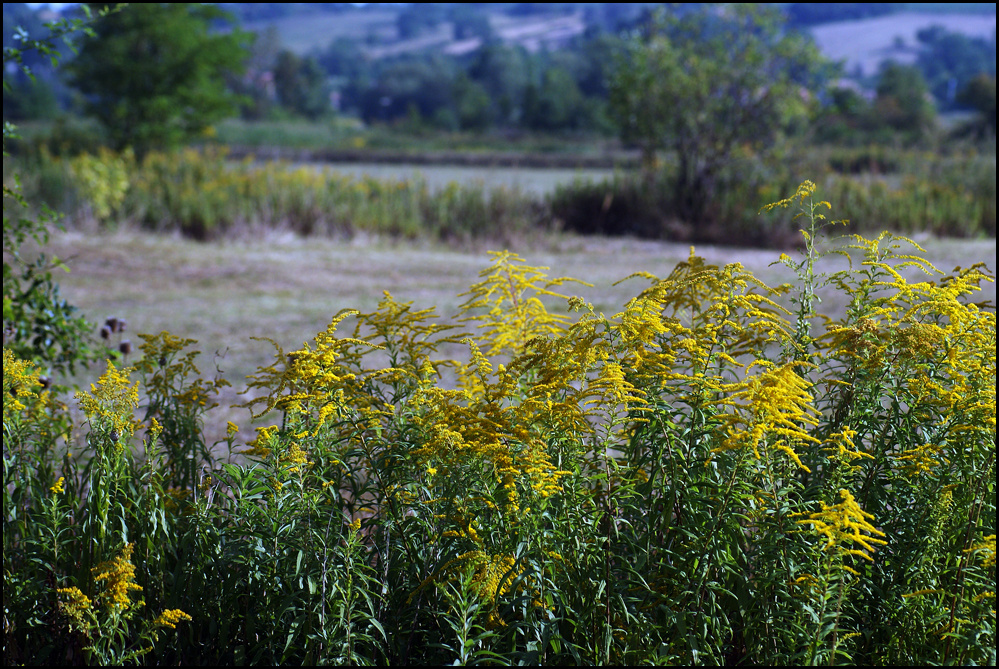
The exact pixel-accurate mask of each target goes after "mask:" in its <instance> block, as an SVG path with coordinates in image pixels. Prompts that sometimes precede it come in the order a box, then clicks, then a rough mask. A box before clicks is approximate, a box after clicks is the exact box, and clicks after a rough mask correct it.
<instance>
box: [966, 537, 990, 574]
mask: <svg viewBox="0 0 999 669" xmlns="http://www.w3.org/2000/svg"><path fill="white" fill-rule="evenodd" d="M972 551H981V552H980V553H979V557H980V558H982V567H984V568H985V569H988V568H989V567H994V566H995V563H996V535H994V534H990V535H989V536H987V537H985V538H984V539H982V540H981V541H979V542H978V543H977V544H974V545H973V546H972V547H971V548H969V549H968V550H966V551H965V553H970V552H972Z"/></svg>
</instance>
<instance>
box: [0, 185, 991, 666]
mask: <svg viewBox="0 0 999 669" xmlns="http://www.w3.org/2000/svg"><path fill="white" fill-rule="evenodd" d="M813 191H814V186H812V184H810V183H808V182H806V183H805V184H802V186H801V187H800V188H799V189H798V190H797V192H796V193H795V195H794V196H793V197H792V198H789V199H786V200H782V201H780V202H778V203H775V205H773V207H772V208H773V209H775V210H777V211H784V210H786V209H790V210H792V211H797V213H799V214H802V217H800V218H799V219H798V220H800V221H803V222H804V231H805V233H806V240H807V243H806V246H805V250H804V252H803V253H802V254H801V255H800V256H799V257H798V258H792V257H790V256H787V255H782V256H781V257H780V258H779V259H778V261H779V262H782V263H785V264H787V265H788V266H789V267H791V268H792V269H794V270H795V271H796V272H797V274H798V285H797V286H796V287H795V288H793V289H792V288H790V287H788V286H782V287H776V288H771V287H768V286H766V285H763V284H762V283H761V282H760V281H758V280H757V279H756V278H755V277H753V276H752V275H751V274H750V273H749V272H747V271H746V270H745V269H744V268H743V267H742V266H741V265H738V264H733V265H727V266H725V267H717V266H711V265H708V264H707V263H706V262H705V261H704V260H703V259H701V258H699V257H697V256H696V255H693V254H691V256H690V258H689V259H688V260H687V261H685V262H682V263H680V264H679V265H677V267H676V268H675V269H674V270H673V271H672V272H671V273H670V275H669V276H667V277H662V278H661V277H656V276H652V275H649V274H642V273H640V274H638V275H635V276H634V277H631V278H632V279H633V280H637V281H639V282H640V283H641V284H642V285H641V286H640V287H639V288H636V293H637V294H636V296H635V297H634V298H633V299H631V300H630V301H628V302H627V304H625V305H624V306H623V308H622V310H621V311H620V312H619V313H617V314H615V315H613V316H611V317H607V316H604V315H603V314H598V313H595V312H594V311H593V310H592V309H591V308H590V307H589V306H588V305H587V304H585V303H584V302H583V301H582V300H581V299H579V298H575V297H572V296H571V294H570V293H569V292H568V291H569V290H571V286H572V285H573V284H572V282H571V281H570V280H567V279H552V278H549V277H547V276H546V274H545V273H544V269H545V268H537V267H529V266H526V265H525V264H524V263H523V261H521V259H520V258H518V257H517V256H515V255H513V254H511V253H507V252H504V253H497V254H494V255H493V257H492V262H491V264H490V265H489V266H488V267H486V268H485V269H484V270H483V271H482V273H481V280H480V281H479V282H478V283H476V284H475V285H473V286H472V287H471V288H470V289H469V291H468V292H467V293H465V294H464V297H465V298H466V301H465V302H464V303H463V304H462V306H461V307H460V308H459V311H458V313H457V314H455V315H454V316H455V317H454V318H448V319H444V318H441V317H440V316H439V315H438V314H436V313H435V310H434V309H433V308H428V309H418V308H416V307H415V306H414V305H412V304H411V303H407V302H399V301H397V300H395V299H394V298H392V296H390V295H388V294H386V296H385V298H384V299H383V301H382V302H381V303H380V304H379V306H378V308H377V309H376V310H375V311H374V312H371V313H364V314H360V313H357V312H353V311H345V312H341V313H339V314H337V315H336V316H334V318H333V319H332V321H331V323H330V325H329V327H328V328H327V329H326V330H325V331H324V332H320V333H319V334H317V336H316V338H315V341H314V342H313V343H312V344H310V345H308V346H305V347H304V348H302V349H300V350H297V351H291V352H286V351H283V350H281V349H280V347H277V346H276V345H275V347H276V350H275V358H274V363H273V365H271V366H268V367H265V368H262V369H260V370H259V371H258V372H257V373H256V374H255V375H254V376H252V377H251V379H250V383H249V385H250V387H251V388H252V389H253V390H254V391H255V395H254V396H255V397H256V399H255V400H253V401H252V402H250V404H249V405H248V408H250V409H251V410H253V411H254V412H255V414H256V415H258V416H259V417H261V418H262V419H263V423H262V425H261V427H259V428H257V431H256V434H255V435H254V437H253V439H252V440H249V442H248V444H247V445H246V446H245V447H237V446H235V445H236V444H237V442H238V439H239V435H238V432H237V429H236V426H235V425H231V426H230V428H229V430H228V432H227V438H226V439H225V440H224V443H223V444H220V445H222V446H226V445H227V446H228V447H229V448H230V449H232V450H235V451H236V452H237V454H238V455H237V456H236V457H235V460H234V461H226V462H222V461H217V460H213V459H212V452H213V451H212V450H211V449H206V448H205V445H204V443H203V441H202V440H201V439H200V437H199V434H200V432H201V425H200V420H201V418H200V416H201V415H202V412H203V411H204V409H205V407H206V406H207V405H209V404H210V403H211V398H212V395H213V389H214V388H215V387H217V385H218V383H219V381H218V380H216V381H206V380H202V379H201V377H200V375H199V374H198V372H197V369H196V368H195V367H194V358H193V354H192V353H191V351H190V346H191V344H192V342H190V341H186V340H180V339H176V338H173V337H171V336H170V335H168V334H166V333H163V334H161V335H157V336H146V337H144V344H143V346H142V353H143V357H142V358H141V360H140V362H138V363H137V364H136V366H135V368H134V369H124V370H120V369H117V368H116V367H114V366H113V365H111V364H109V365H108V368H107V371H106V373H105V374H104V375H103V376H102V377H101V379H100V380H99V381H98V382H97V383H95V384H94V385H93V386H92V387H91V389H90V390H89V391H87V392H82V393H80V394H79V395H78V401H79V403H80V405H81V409H82V411H83V413H84V414H85V416H86V423H85V424H84V425H73V424H72V421H71V420H70V417H69V414H68V413H67V411H66V409H65V407H61V406H59V405H58V404H57V403H56V402H55V401H54V399H53V398H52V397H51V395H49V394H47V393H46V392H43V391H42V390H41V388H40V387H39V385H38V381H37V375H38V372H37V370H35V369H33V368H32V366H31V365H29V364H26V363H22V362H19V361H17V360H16V359H14V358H13V356H11V355H10V354H9V353H8V352H6V351H5V353H4V387H3V391H4V414H3V422H4V483H5V486H4V533H3V542H4V573H5V588H4V604H5V610H6V611H7V623H6V626H5V660H6V661H7V662H10V663H14V662H31V663H35V662H37V663H43V662H45V663H50V662H101V663H113V662H130V661H135V660H138V659H140V658H141V660H142V661H145V662H157V663H160V662H162V663H178V662H180V663H211V662H218V663H244V662H255V663H278V662H282V663H310V664H311V663H320V662H324V663H325V662H330V663H333V662H336V663H404V662H414V663H428V664H445V663H451V662H457V663H462V664H466V663H469V664H470V663H479V662H482V663H485V662H489V663H542V662H543V663H552V664H554V663H594V664H603V663H618V664H623V663H629V664H639V663H676V664H720V663H723V662H724V663H728V662H749V663H760V664H820V663H821V664H826V663H842V664H848V663H861V664H877V663H913V664H917V663H918V664H924V663H926V664H928V663H936V662H954V663H970V662H975V663H989V662H991V663H994V662H995V518H996V513H995V430H996V427H995V381H996V379H995V311H994V305H985V306H982V305H978V304H976V303H975V302H974V301H973V300H974V293H975V291H976V290H977V287H978V284H979V283H980V282H982V281H989V280H992V279H991V277H990V276H986V275H985V274H984V273H983V271H982V270H981V269H980V268H969V269H964V270H959V271H957V272H956V273H955V274H953V275H950V276H944V275H942V274H941V273H939V272H938V271H937V270H936V269H935V268H933V267H932V266H930V265H929V264H928V263H926V262H925V261H924V260H922V259H921V258H920V256H919V249H918V247H916V246H915V245H914V244H912V243H911V242H908V241H906V240H903V239H899V238H894V237H892V236H891V235H888V234H883V235H880V236H878V237H877V238H875V239H864V238H860V237H858V238H856V239H855V240H854V241H855V244H854V246H855V250H856V252H858V253H860V254H862V256H863V263H862V264H859V265H857V266H856V267H854V268H853V269H850V270H846V271H842V272H838V273H836V274H834V275H831V276H821V275H818V274H816V271H815V269H814V267H815V262H816V260H817V258H818V257H819V256H820V255H821V254H822V253H823V242H822V233H823V232H824V227H825V225H826V223H825V220H824V218H823V212H824V211H825V208H826V203H823V202H818V201H817V198H814V196H813ZM913 264H915V265H916V266H918V267H921V268H922V269H923V270H924V271H925V272H926V280H925V281H922V282H909V281H906V280H905V279H904V278H902V277H901V275H900V274H899V273H898V269H899V268H901V267H903V266H910V265H913ZM824 286H832V287H835V288H837V289H838V290H840V291H842V292H843V293H844V295H845V296H846V297H847V300H848V301H849V305H850V306H849V308H848V310H847V312H846V314H845V315H844V316H843V317H841V318H839V319H836V320H823V319H822V318H821V316H820V315H819V314H818V313H817V311H816V307H817V303H816V299H815V291H816V290H818V289H819V288H822V287H824ZM789 290H790V291H793V294H794V295H795V300H794V302H793V304H794V305H795V308H794V310H792V311H787V310H785V309H783V308H781V307H780V306H778V305H777V304H776V303H775V302H774V301H773V298H774V297H775V296H776V295H778V294H780V293H783V292H786V291H789ZM546 302H547V305H546ZM553 302H562V303H564V304H565V305H566V306H568V308H569V310H570V313H571V314H574V316H572V317H571V318H570V317H565V316H559V315H557V314H556V313H553V311H554V310H553V311H549V309H548V306H550V305H551V304H552V303H553ZM455 341H462V342H464V345H465V347H466V348H467V350H468V356H467V358H466V359H464V360H462V361H454V360H446V359H442V356H441V354H440V353H438V350H439V349H440V348H441V347H442V346H443V345H444V344H446V343H453V342H455ZM373 354H374V355H377V356H378V358H379V359H382V360H384V359H387V360H388V364H387V365H370V364H369V363H368V362H367V361H368V360H369V359H370V358H371V357H372V355H373ZM445 369H449V370H451V373H452V374H453V375H454V376H455V377H456V378H457V380H458V383H457V387H454V388H452V387H445V386H444V385H442V383H441V381H440V378H441V374H442V373H443V372H444V370H445Z"/></svg>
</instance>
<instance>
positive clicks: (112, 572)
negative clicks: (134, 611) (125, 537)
mask: <svg viewBox="0 0 999 669" xmlns="http://www.w3.org/2000/svg"><path fill="white" fill-rule="evenodd" d="M134 547H135V544H127V545H126V546H125V548H123V549H122V551H121V555H119V556H118V557H116V558H115V559H114V560H111V561H109V562H102V563H100V564H99V565H97V566H96V567H94V568H93V570H92V571H93V573H94V581H95V582H99V581H104V582H105V584H104V593H103V595H102V599H105V600H106V601H107V602H108V604H109V605H110V606H112V607H114V608H117V609H122V610H124V609H127V608H128V607H129V606H131V605H132V600H131V598H130V593H131V591H133V590H142V586H141V585H139V584H138V583H136V582H135V565H133V564H132V549H133V548H134Z"/></svg>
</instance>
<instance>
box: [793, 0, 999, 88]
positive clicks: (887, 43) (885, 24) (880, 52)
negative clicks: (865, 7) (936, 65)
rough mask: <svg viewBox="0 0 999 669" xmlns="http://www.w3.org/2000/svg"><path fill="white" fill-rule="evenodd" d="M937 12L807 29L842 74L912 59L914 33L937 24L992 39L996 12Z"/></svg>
mask: <svg viewBox="0 0 999 669" xmlns="http://www.w3.org/2000/svg"><path fill="white" fill-rule="evenodd" d="M992 8H993V12H992V15H991V16H986V15H983V14H939V13H926V12H904V13H901V14H892V15H889V16H878V17H874V18H866V19H858V20H854V21H836V22H833V23H823V24H821V25H817V26H813V27H812V28H811V29H810V32H811V33H812V35H813V36H814V37H815V42H816V44H817V45H818V47H819V50H820V51H822V53H823V54H824V55H825V56H826V57H828V58H830V59H831V60H836V61H839V60H842V61H844V62H845V64H846V73H847V74H848V75H850V76H853V75H855V74H858V73H859V74H860V75H861V76H865V77H867V76H871V75H873V74H875V73H876V72H877V69H878V65H879V64H880V63H881V62H882V61H884V60H888V59H891V60H895V61H897V62H899V63H912V62H915V60H916V56H917V54H918V52H919V42H918V40H917V39H916V33H917V32H919V31H920V30H922V29H924V28H929V27H930V26H934V25H938V26H943V27H944V28H945V29H947V30H950V31H953V32H957V33H961V34H964V35H967V36H969V37H979V38H984V39H989V38H993V39H994V38H995V34H996V15H995V5H992Z"/></svg>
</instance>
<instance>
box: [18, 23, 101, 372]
mask: <svg viewBox="0 0 999 669" xmlns="http://www.w3.org/2000/svg"><path fill="white" fill-rule="evenodd" d="M104 11H105V12H106V11H108V10H104ZM85 15H86V19H72V20H69V19H62V20H60V21H57V22H54V23H48V24H45V26H44V28H45V29H46V30H47V31H48V34H47V36H45V37H42V38H41V39H38V38H34V37H31V36H30V34H29V33H28V31H26V30H24V28H23V27H21V26H18V27H17V29H16V30H15V33H16V34H17V35H18V41H17V45H16V46H15V45H5V46H4V49H3V64H4V71H5V72H9V71H16V70H18V69H20V70H21V71H22V72H24V73H25V74H26V75H27V76H28V77H29V78H32V79H33V75H32V73H31V69H30V67H29V66H28V65H27V61H29V59H28V58H26V56H29V57H37V56H44V57H46V58H49V59H51V60H52V61H53V62H54V61H56V60H57V59H58V57H59V52H58V49H57V47H56V43H57V42H58V41H59V40H68V38H69V36H70V35H71V34H73V33H75V32H77V31H84V32H87V31H89V30H90V26H89V21H90V15H89V10H86V11H85ZM3 87H4V95H5V97H6V96H7V95H8V94H13V93H14V91H13V89H12V88H11V87H10V86H9V84H8V82H7V80H6V79H5V80H4V82H3ZM5 105H6V103H5ZM15 137H17V134H16V128H15V127H14V126H13V125H11V124H10V123H4V127H3V143H4V150H3V155H4V165H5V167H6V163H7V140H8V139H12V138H15ZM12 176H13V181H14V183H13V185H8V184H7V180H6V179H5V180H4V185H3V251H4V258H3V345H4V348H9V349H10V350H12V351H13V352H14V354H15V355H16V356H17V357H19V358H21V359H24V360H32V361H34V362H36V363H39V364H40V365H42V366H43V368H48V369H49V370H50V371H52V372H57V373H70V374H72V373H74V372H75V371H76V367H77V365H84V366H86V365H87V364H88V363H90V362H92V361H93V360H95V359H97V358H98V354H97V352H96V351H95V350H94V349H93V348H92V347H91V345H90V342H89V340H90V337H89V336H88V335H89V332H91V331H92V326H91V324H90V323H88V322H87V320H86V319H84V318H81V317H79V315H78V314H77V309H76V307H74V306H72V305H71V304H69V303H68V302H67V301H66V300H65V299H63V298H62V297H61V295H60V291H59V284H58V283H56V282H55V280H54V279H53V277H52V270H54V269H56V268H61V269H65V268H66V266H65V265H64V264H63V263H62V261H60V260H59V259H58V258H52V259H48V258H46V256H45V255H43V254H39V255H37V256H36V257H35V258H34V259H29V258H27V257H25V256H24V255H22V246H23V245H24V244H25V242H26V241H28V240H29V239H32V240H34V242H35V243H36V244H37V245H39V246H44V245H45V243H46V242H47V241H48V238H49V229H48V224H49V223H50V222H52V221H53V219H54V217H53V216H52V215H51V214H50V213H48V211H47V210H46V211H45V212H43V214H42V216H40V217H38V218H31V217H29V216H27V215H25V214H26V211H27V210H28V203H27V201H26V200H25V198H24V196H23V195H21V190H20V180H19V178H18V175H17V173H16V172H14V173H13V175H12Z"/></svg>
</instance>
